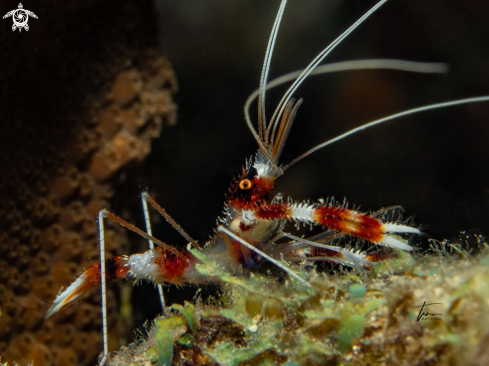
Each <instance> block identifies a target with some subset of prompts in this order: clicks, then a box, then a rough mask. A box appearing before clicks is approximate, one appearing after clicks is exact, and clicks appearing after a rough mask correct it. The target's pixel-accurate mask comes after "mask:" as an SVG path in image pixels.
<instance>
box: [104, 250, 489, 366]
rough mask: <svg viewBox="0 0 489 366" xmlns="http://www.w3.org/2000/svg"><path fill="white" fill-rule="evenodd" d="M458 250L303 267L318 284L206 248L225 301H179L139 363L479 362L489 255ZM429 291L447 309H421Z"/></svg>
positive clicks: (486, 326)
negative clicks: (347, 269)
mask: <svg viewBox="0 0 489 366" xmlns="http://www.w3.org/2000/svg"><path fill="white" fill-rule="evenodd" d="M454 253H455V254H454V255H445V254H444V255H438V256H426V257H415V256H412V255H407V254H406V253H399V255H398V257H397V258H395V259H391V260H388V261H385V262H383V263H379V264H377V265H376V266H374V268H373V270H372V271H371V272H370V273H368V274H363V275H355V274H334V275H326V274H317V273H316V272H314V271H311V272H308V273H306V272H305V271H303V270H302V269H300V268H299V269H297V271H298V272H299V273H300V274H301V276H305V275H306V274H308V275H309V276H310V278H309V280H308V283H309V284H310V286H311V287H307V286H304V285H302V284H300V282H299V281H297V280H295V279H290V278H287V279H286V280H285V281H284V282H283V283H278V281H274V280H272V279H270V278H269V277H266V276H262V275H259V274H251V275H249V276H248V277H236V276H233V275H231V274H229V273H226V272H225V271H224V270H223V269H222V268H220V267H219V266H218V265H216V264H214V263H212V261H210V260H209V259H208V258H206V257H205V256H203V255H202V253H199V259H201V260H202V265H201V266H199V267H198V270H199V271H201V273H203V274H205V275H210V276H213V277H218V278H219V279H220V281H221V283H223V291H224V294H223V296H222V297H221V300H220V302H219V304H217V305H216V304H213V305H210V304H209V305H205V304H202V303H201V302H197V304H196V305H192V304H191V303H188V302H186V303H185V304H184V305H178V304H176V305H173V306H172V310H171V311H170V310H168V311H167V312H166V314H165V316H164V317H163V318H161V319H157V320H156V321H155V325H154V326H153V330H152V331H150V334H149V336H148V341H152V342H153V343H152V345H151V347H149V346H146V348H144V347H142V353H141V354H142V355H141V356H140V359H141V360H146V361H145V362H149V363H133V364H134V365H136V364H137V365H140V364H141V365H142V364H144V365H146V364H147V365H155V364H157V365H163V364H165V365H166V364H168V362H169V359H171V360H172V362H173V363H172V364H174V365H185V364H188V363H185V362H194V363H198V362H201V363H204V364H208V365H236V366H237V365H240V366H245V365H288V366H297V365H323V364H324V365H365V364H376V365H377V364H379V365H388V364H394V363H400V364H413V365H414V364H421V363H422V362H425V359H426V360H429V362H430V364H433V365H457V364H462V363H464V364H467V365H472V364H474V365H476V364H477V360H479V359H480V358H481V357H483V356H484V355H485V356H487V351H484V349H485V348H484V347H483V342H482V343H481V340H484V339H485V340H488V341H489V260H488V258H489V257H488V256H487V255H486V254H481V255H479V256H477V257H473V256H472V257H470V256H462V255H459V253H458V252H457V251H455V252H454ZM423 301H426V303H431V302H433V303H440V304H441V305H439V306H440V308H439V310H437V312H439V313H441V315H440V319H438V320H430V319H422V320H419V319H418V318H419V305H420V304H423ZM417 306H418V307H417ZM437 309H438V308H437ZM170 337H171V339H170ZM170 345H173V349H172V351H170V348H171V346H170ZM170 352H172V353H170ZM484 352H485V353H484ZM481 355H483V356H481ZM485 356H484V357H485ZM133 358H134V356H133ZM148 360H149V361H148ZM189 360H191V361H189ZM111 362H112V363H110V364H113V365H116V364H121V363H117V362H115V359H112V360H111ZM131 365H132V364H131Z"/></svg>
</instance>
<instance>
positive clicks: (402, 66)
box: [244, 59, 448, 128]
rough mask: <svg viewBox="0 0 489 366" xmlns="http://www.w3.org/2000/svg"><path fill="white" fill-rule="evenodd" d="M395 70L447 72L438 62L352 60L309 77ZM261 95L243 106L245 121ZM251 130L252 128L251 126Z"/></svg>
mask: <svg viewBox="0 0 489 366" xmlns="http://www.w3.org/2000/svg"><path fill="white" fill-rule="evenodd" d="M382 69H384V70H395V71H406V72H419V73H423V74H444V73H446V72H448V66H447V65H446V64H443V63H439V62H419V61H408V60H394V59H372V60H352V61H341V62H334V63H331V64H326V65H321V66H318V67H316V68H315V69H314V70H312V71H311V73H310V74H309V76H313V75H320V74H328V73H333V72H340V71H353V70H382ZM303 72H304V69H302V70H297V71H293V72H290V73H288V74H285V75H282V76H280V77H278V78H276V79H273V80H272V81H270V82H269V83H267V85H266V86H265V90H270V89H273V88H275V87H277V86H279V85H282V84H285V83H287V82H289V81H292V80H294V79H296V78H297V77H298V76H300V75H301V74H302V73H303ZM259 93H261V90H260V89H256V90H255V91H254V92H253V93H251V94H250V96H249V97H248V99H246V103H245V105H244V112H245V119H246V121H248V120H250V121H251V118H250V107H251V103H253V101H254V100H255V99H256V97H258V95H259ZM251 128H253V126H251Z"/></svg>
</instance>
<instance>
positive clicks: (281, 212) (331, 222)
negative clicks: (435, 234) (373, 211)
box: [242, 203, 421, 251]
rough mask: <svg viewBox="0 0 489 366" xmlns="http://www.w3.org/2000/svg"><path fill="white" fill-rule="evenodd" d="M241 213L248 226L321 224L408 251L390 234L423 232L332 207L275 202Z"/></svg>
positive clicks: (342, 207)
mask: <svg viewBox="0 0 489 366" xmlns="http://www.w3.org/2000/svg"><path fill="white" fill-rule="evenodd" d="M242 214H243V221H244V222H245V224H246V225H252V224H253V223H254V222H256V221H257V220H260V219H262V220H263V219H265V220H275V219H287V220H289V221H295V222H297V223H304V224H310V225H322V226H324V227H326V228H328V229H332V230H335V231H338V232H341V233H345V234H348V235H352V236H355V237H357V238H360V239H363V240H366V241H369V242H372V243H374V244H380V245H385V246H388V247H392V248H397V249H402V250H407V251H410V250H413V248H412V247H411V246H409V245H407V244H405V243H403V242H402V241H401V240H398V239H397V238H396V237H395V236H392V235H390V234H401V233H405V234H421V231H420V230H419V229H416V228H414V227H411V226H407V225H403V224H399V223H395V222H394V223H389V222H383V221H382V220H380V219H378V218H376V217H374V216H372V215H367V214H365V213H362V212H357V211H354V210H349V209H347V208H346V207H344V206H335V205H332V204H327V205H317V204H308V203H292V204H286V203H275V204H271V205H261V206H258V207H254V208H252V209H247V210H243V212H242Z"/></svg>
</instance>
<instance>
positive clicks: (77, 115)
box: [0, 0, 177, 366]
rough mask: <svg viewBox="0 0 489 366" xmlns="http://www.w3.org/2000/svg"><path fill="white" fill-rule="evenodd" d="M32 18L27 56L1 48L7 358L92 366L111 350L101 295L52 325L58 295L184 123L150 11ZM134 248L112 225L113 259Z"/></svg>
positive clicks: (0, 342) (1, 234)
mask: <svg viewBox="0 0 489 366" xmlns="http://www.w3.org/2000/svg"><path fill="white" fill-rule="evenodd" d="M32 11H34V12H35V13H36V14H37V15H38V17H39V22H38V23H37V24H36V25H35V26H34V24H33V25H32V27H31V29H30V31H29V33H28V37H26V38H25V40H24V42H23V44H22V47H19V45H18V43H17V42H18V39H16V38H15V37H7V36H6V35H7V33H6V32H3V36H2V37H3V38H2V40H1V43H0V46H1V48H2V55H3V56H2V68H1V70H0V83H1V85H2V86H6V87H3V88H1V90H0V100H1V105H0V150H1V151H0V163H1V166H0V171H1V172H2V174H1V175H0V228H1V230H0V307H1V310H2V313H1V316H0V355H1V356H2V359H4V360H5V361H9V362H13V361H17V362H19V363H21V364H23V363H27V362H30V361H31V360H33V361H34V364H35V365H37V366H42V365H60V366H61V365H63V366H64V365H88V364H93V363H94V362H95V359H96V357H97V356H98V353H99V352H100V349H101V347H102V340H101V334H100V324H101V315H100V305H99V304H100V295H99V294H98V292H94V293H93V294H92V296H91V297H90V298H87V299H86V300H85V301H84V303H83V304H82V305H81V306H77V307H72V308H69V309H66V311H64V312H62V313H60V314H59V315H55V316H53V317H51V318H49V319H48V320H46V321H44V316H45V314H46V310H47V309H48V308H49V306H50V303H51V302H52V300H53V299H54V298H55V297H56V294H57V293H58V291H59V290H60V289H61V288H62V287H63V286H66V285H68V284H69V283H70V282H71V281H73V280H74V278H75V277H76V276H77V275H78V274H79V273H80V272H81V271H83V269H84V268H87V267H88V266H90V265H92V264H94V262H98V239H97V224H96V215H97V213H98V211H99V210H100V209H101V208H103V207H110V201H111V199H112V197H113V195H114V190H115V187H116V185H117V184H119V182H120V181H122V180H123V178H124V173H126V172H127V171H128V169H129V168H130V167H131V166H134V165H136V164H138V163H140V162H141V161H142V160H143V159H144V157H145V156H146V155H147V154H148V153H149V152H150V148H151V140H152V139H154V138H156V137H158V136H159V135H160V131H161V128H162V126H163V125H164V124H166V125H171V124H173V123H174V122H175V114H176V113H175V112H176V106H175V104H174V103H173V102H172V93H173V92H175V90H176V87H177V85H176V80H175V77H174V74H173V71H172V69H171V66H170V64H169V62H168V61H166V60H165V59H164V58H162V57H161V56H159V55H158V53H157V52H156V51H154V49H155V46H156V39H155V27H154V18H153V15H152V14H153V11H154V9H153V6H152V3H151V2H149V1H142V2H141V1H129V2H125V3H124V4H119V3H118V2H116V1H108V2H105V3H103V4H101V3H99V2H94V1H91V2H86V3H84V4H83V5H81V4H79V5H75V4H71V3H70V4H66V3H63V2H60V1H56V0H52V1H46V2H43V3H42V4H41V3H39V4H36V6H35V7H33V8H32ZM2 25H3V24H2ZM9 35H11V34H9ZM88 40H90V41H88ZM126 244H127V239H126V236H125V233H124V231H123V230H121V229H120V228H118V227H115V226H110V225H109V226H108V230H107V245H108V248H107V249H108V252H109V253H108V254H115V253H120V252H121V251H122V248H123V247H124V245H126ZM108 295H109V296H108V298H109V314H111V316H110V319H109V324H110V342H111V347H113V348H118V347H119V343H118V342H119V331H118V327H117V324H116V321H115V320H116V313H117V309H116V300H115V294H114V292H113V291H112V290H110V291H109V294H108Z"/></svg>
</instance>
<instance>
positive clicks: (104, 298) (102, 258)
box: [98, 210, 109, 365]
mask: <svg viewBox="0 0 489 366" xmlns="http://www.w3.org/2000/svg"><path fill="white" fill-rule="evenodd" d="M106 212H107V211H105V210H101V211H100V212H99V214H98V230H99V233H98V234H99V244H100V288H101V291H102V335H103V340H104V357H103V359H102V362H100V365H103V364H104V363H105V361H106V360H107V356H108V355H109V342H108V340H107V286H106V284H105V231H104V217H105V213H106Z"/></svg>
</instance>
